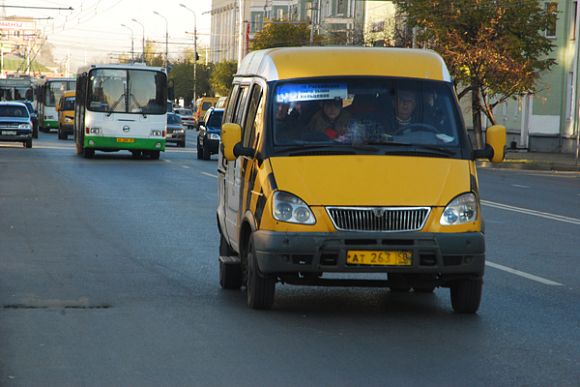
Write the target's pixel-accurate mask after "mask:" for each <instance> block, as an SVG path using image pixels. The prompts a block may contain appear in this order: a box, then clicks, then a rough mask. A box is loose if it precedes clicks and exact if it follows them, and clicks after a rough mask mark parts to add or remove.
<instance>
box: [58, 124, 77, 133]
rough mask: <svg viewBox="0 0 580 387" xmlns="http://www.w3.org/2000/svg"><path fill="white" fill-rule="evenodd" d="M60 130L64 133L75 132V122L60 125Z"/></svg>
mask: <svg viewBox="0 0 580 387" xmlns="http://www.w3.org/2000/svg"><path fill="white" fill-rule="evenodd" d="M60 130H61V132H62V133H65V134H73V133H74V124H62V125H61V126H60Z"/></svg>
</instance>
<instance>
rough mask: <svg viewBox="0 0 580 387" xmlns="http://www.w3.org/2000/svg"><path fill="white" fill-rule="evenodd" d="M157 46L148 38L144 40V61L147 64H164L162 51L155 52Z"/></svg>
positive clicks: (160, 65)
mask: <svg viewBox="0 0 580 387" xmlns="http://www.w3.org/2000/svg"><path fill="white" fill-rule="evenodd" d="M156 49H157V47H156V46H155V43H153V42H152V41H150V40H146V41H145V63H147V65H148V66H159V67H162V66H163V65H164V64H165V61H164V60H163V53H161V52H159V53H157V52H156Z"/></svg>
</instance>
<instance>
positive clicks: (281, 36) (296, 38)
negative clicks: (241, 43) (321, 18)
mask: <svg viewBox="0 0 580 387" xmlns="http://www.w3.org/2000/svg"><path fill="white" fill-rule="evenodd" d="M309 44H310V26H309V25H308V24H305V23H293V22H282V21H268V22H266V23H265V24H264V28H262V31H260V32H257V33H256V34H255V35H254V39H253V40H252V42H251V46H252V50H261V49H264V48H272V47H289V46H308V45H309Z"/></svg>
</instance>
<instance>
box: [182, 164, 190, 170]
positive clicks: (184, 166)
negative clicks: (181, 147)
mask: <svg viewBox="0 0 580 387" xmlns="http://www.w3.org/2000/svg"><path fill="white" fill-rule="evenodd" d="M181 168H185V169H189V168H191V167H190V166H189V165H182V166H181Z"/></svg>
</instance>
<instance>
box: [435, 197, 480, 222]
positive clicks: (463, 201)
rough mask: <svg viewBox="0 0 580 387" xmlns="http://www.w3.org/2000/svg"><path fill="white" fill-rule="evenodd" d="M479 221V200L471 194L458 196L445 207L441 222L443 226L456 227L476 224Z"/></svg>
mask: <svg viewBox="0 0 580 387" xmlns="http://www.w3.org/2000/svg"><path fill="white" fill-rule="evenodd" d="M476 219H477V199H476V198H475V195H474V194H473V193H471V192H468V193H465V194H463V195H459V196H457V197H456V198H455V199H453V200H452V201H451V203H449V204H448V205H447V207H445V210H444V211H443V215H441V220H440V221H439V222H440V223H441V224H442V225H443V226H455V225H459V224H464V223H470V222H475V220H476Z"/></svg>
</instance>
